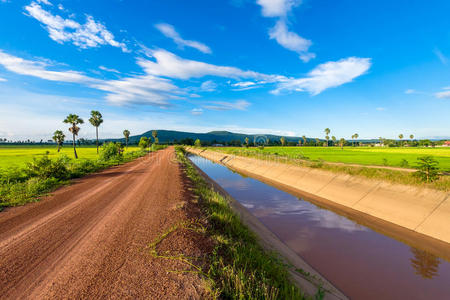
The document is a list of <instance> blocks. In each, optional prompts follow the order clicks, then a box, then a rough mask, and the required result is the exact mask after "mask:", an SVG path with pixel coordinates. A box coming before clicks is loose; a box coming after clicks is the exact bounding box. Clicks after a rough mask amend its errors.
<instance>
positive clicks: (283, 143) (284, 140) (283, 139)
mask: <svg viewBox="0 0 450 300" xmlns="http://www.w3.org/2000/svg"><path fill="white" fill-rule="evenodd" d="M280 142H281V146H285V145H286V139H285V138H284V137H281V139H280Z"/></svg>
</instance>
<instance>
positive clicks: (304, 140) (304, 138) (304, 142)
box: [302, 135, 306, 145]
mask: <svg viewBox="0 0 450 300" xmlns="http://www.w3.org/2000/svg"><path fill="white" fill-rule="evenodd" d="M302 139H303V145H306V136H305V135H302Z"/></svg>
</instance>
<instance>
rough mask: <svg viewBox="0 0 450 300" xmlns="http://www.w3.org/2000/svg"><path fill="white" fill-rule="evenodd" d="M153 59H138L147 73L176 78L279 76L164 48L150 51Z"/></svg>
mask: <svg viewBox="0 0 450 300" xmlns="http://www.w3.org/2000/svg"><path fill="white" fill-rule="evenodd" d="M151 54H152V56H153V58H154V59H155V61H151V60H147V59H142V58H141V59H138V65H139V66H141V67H142V68H143V69H144V71H145V72H146V73H147V74H151V75H154V76H163V77H170V78H176V79H190V78H200V77H204V76H217V77H224V78H258V79H261V80H267V81H271V82H274V81H277V80H279V78H280V77H283V76H275V75H266V74H262V73H258V72H254V71H243V70H241V69H239V68H235V67H227V66H217V65H212V64H208V63H204V62H200V61H195V60H188V59H183V58H181V57H179V56H176V55H175V54H173V53H171V52H168V51H166V50H162V49H159V50H154V51H152V52H151Z"/></svg>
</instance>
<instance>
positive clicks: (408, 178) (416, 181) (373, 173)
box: [210, 148, 450, 192]
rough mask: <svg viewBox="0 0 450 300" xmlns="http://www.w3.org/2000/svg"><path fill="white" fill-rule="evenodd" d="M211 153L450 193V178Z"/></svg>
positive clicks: (272, 156)
mask: <svg viewBox="0 0 450 300" xmlns="http://www.w3.org/2000/svg"><path fill="white" fill-rule="evenodd" d="M210 150H211V151H220V152H223V153H227V154H233V155H239V156H246V157H251V158H256V159H262V160H268V161H275V162H280V163H287V164H293V165H298V166H302V167H308V168H316V169H324V170H327V171H331V172H334V173H345V174H349V175H353V176H360V177H364V178H370V179H377V180H383V181H386V182H390V183H398V184H406V185H412V186H418V187H427V188H431V189H436V190H440V191H444V192H449V191H450V176H445V175H444V176H441V177H440V178H439V179H438V180H435V181H433V182H429V183H426V182H423V181H422V180H421V179H420V178H419V177H418V176H417V175H416V174H415V173H413V172H405V171H400V170H391V169H384V168H368V167H365V166H345V165H342V166H341V165H334V164H329V163H327V162H325V161H321V160H316V161H313V160H308V159H306V158H301V159H299V158H295V157H290V156H284V155H277V154H272V153H268V152H264V151H258V150H254V149H252V150H251V151H247V150H246V149H243V150H241V149H239V151H237V150H233V149H220V148H219V149H215V148H214V149H210Z"/></svg>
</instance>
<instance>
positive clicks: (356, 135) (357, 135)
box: [352, 133, 359, 146]
mask: <svg viewBox="0 0 450 300" xmlns="http://www.w3.org/2000/svg"><path fill="white" fill-rule="evenodd" d="M358 137H359V134H357V133H355V134H354V135H352V139H355V140H357V139H358ZM353 146H355V141H353Z"/></svg>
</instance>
